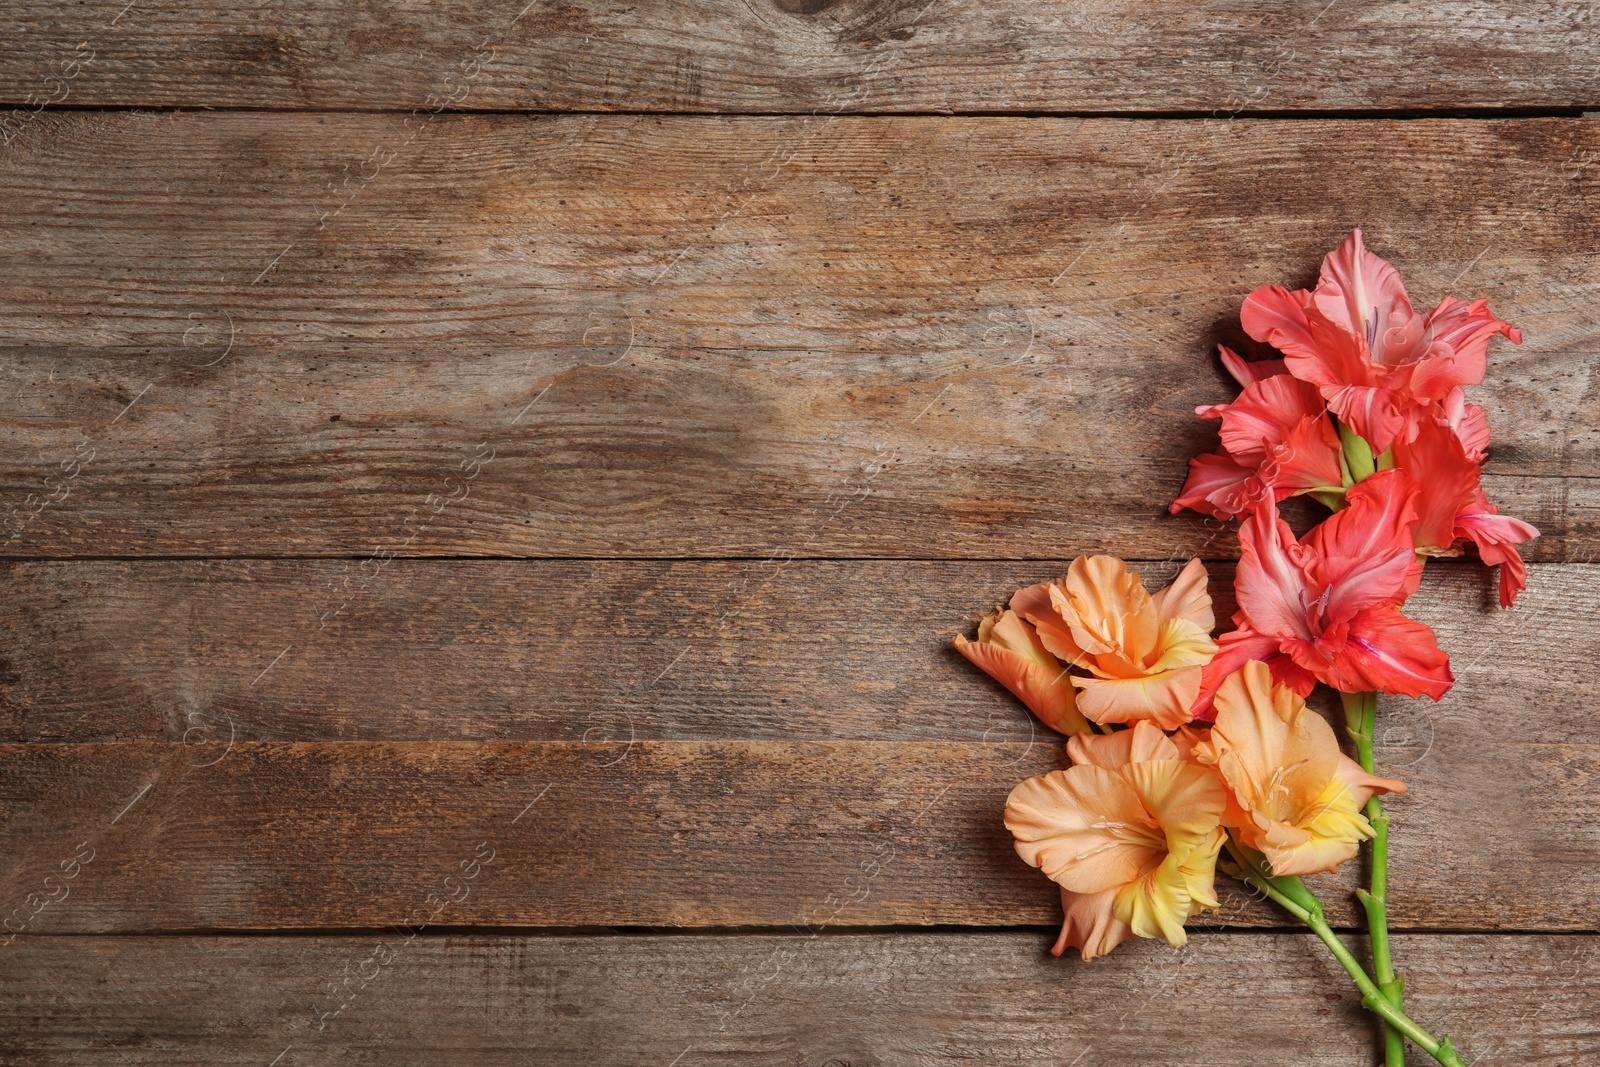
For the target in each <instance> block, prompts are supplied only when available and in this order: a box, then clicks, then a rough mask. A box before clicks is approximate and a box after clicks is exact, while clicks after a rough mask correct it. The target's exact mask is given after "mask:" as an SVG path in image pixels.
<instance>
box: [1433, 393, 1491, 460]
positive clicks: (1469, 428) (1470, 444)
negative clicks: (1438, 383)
mask: <svg viewBox="0 0 1600 1067" xmlns="http://www.w3.org/2000/svg"><path fill="white" fill-rule="evenodd" d="M1439 409H1440V412H1441V413H1442V414H1443V416H1444V421H1445V425H1447V426H1449V427H1450V429H1451V431H1453V432H1454V433H1455V435H1456V438H1457V439H1458V440H1459V441H1460V442H1461V447H1462V449H1464V450H1465V451H1466V453H1467V458H1468V459H1470V460H1472V461H1473V462H1474V463H1481V462H1482V461H1483V457H1484V455H1485V454H1486V453H1487V452H1488V451H1489V416H1488V415H1487V414H1486V413H1485V412H1484V410H1483V409H1482V408H1480V407H1479V406H1478V405H1476V404H1469V403H1467V394H1466V391H1465V390H1464V389H1462V388H1461V387H1460V386H1459V385H1458V386H1456V387H1455V388H1454V389H1452V390H1450V391H1449V392H1448V393H1446V394H1445V396H1444V399H1443V400H1441V401H1440V402H1439Z"/></svg>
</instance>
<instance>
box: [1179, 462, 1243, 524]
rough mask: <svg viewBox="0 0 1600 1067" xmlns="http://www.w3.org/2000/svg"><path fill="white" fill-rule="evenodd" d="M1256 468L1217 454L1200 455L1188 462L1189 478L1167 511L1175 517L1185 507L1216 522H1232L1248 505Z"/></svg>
mask: <svg viewBox="0 0 1600 1067" xmlns="http://www.w3.org/2000/svg"><path fill="white" fill-rule="evenodd" d="M1255 473H1256V472H1255V469H1254V468H1253V467H1247V466H1245V465H1244V464H1242V463H1240V462H1239V461H1238V460H1236V459H1234V458H1233V457H1232V456H1229V455H1226V454H1224V453H1220V452H1202V453H1201V454H1200V455H1198V456H1193V457H1191V458H1190V460H1189V477H1188V478H1187V479H1186V480H1185V481H1184V483H1183V490H1182V491H1181V492H1180V493H1179V494H1178V496H1177V499H1175V500H1174V501H1173V502H1172V503H1171V504H1169V505H1167V510H1168V511H1170V512H1171V513H1172V514H1174V515H1176V514H1177V513H1178V512H1180V511H1182V510H1183V509H1184V508H1190V509H1191V510H1194V511H1198V512H1200V514H1202V515H1210V516H1211V517H1212V518H1215V519H1232V518H1236V517H1237V516H1239V515H1241V514H1243V513H1244V511H1245V509H1246V508H1248V507H1249V506H1250V489H1251V486H1252V485H1253V484H1254V483H1255Z"/></svg>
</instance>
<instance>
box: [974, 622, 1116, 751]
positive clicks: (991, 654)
mask: <svg viewBox="0 0 1600 1067" xmlns="http://www.w3.org/2000/svg"><path fill="white" fill-rule="evenodd" d="M955 646H956V650H957V651H959V652H960V653H961V654H962V655H963V656H965V657H967V659H969V660H971V661H972V662H973V663H974V664H976V665H977V666H978V667H979V668H981V669H982V670H983V671H985V672H986V673H987V674H988V675H989V676H990V677H991V678H993V679H994V680H995V681H997V682H999V683H1000V684H1001V685H1003V686H1005V687H1006V688H1007V689H1009V690H1011V693H1012V695H1013V696H1015V697H1016V698H1017V699H1018V700H1020V701H1022V702H1023V703H1024V704H1026V705H1027V706H1028V710H1030V711H1032V712H1033V713H1034V714H1035V715H1037V716H1039V719H1040V721H1041V722H1043V723H1044V724H1045V725H1046V726H1048V727H1050V729H1052V730H1059V731H1060V732H1062V733H1064V734H1075V733H1077V732H1078V731H1079V730H1087V729H1088V728H1089V724H1088V723H1087V722H1085V721H1084V718H1083V716H1082V715H1081V714H1080V713H1079V712H1078V705H1077V699H1076V698H1075V697H1074V696H1073V692H1072V686H1071V684H1069V682H1068V681H1067V678H1068V675H1067V668H1066V667H1064V666H1062V665H1061V664H1060V663H1059V662H1057V661H1056V658H1055V657H1054V656H1052V655H1051V654H1050V653H1049V651H1048V650H1046V648H1045V647H1044V645H1042V644H1040V642H1039V635H1038V634H1037V633H1035V632H1034V629H1033V627H1032V626H1030V625H1028V623H1026V622H1024V621H1023V620H1022V619H1021V618H1020V617H1019V616H1018V615H1017V613H1016V612H1014V611H1006V610H1003V609H1000V608H996V609H995V611H994V614H992V615H990V616H989V617H988V618H986V619H984V620H983V621H982V622H980V623H978V639H977V640H976V641H968V640H967V639H966V638H965V637H963V636H960V635H957V637H956V639H955Z"/></svg>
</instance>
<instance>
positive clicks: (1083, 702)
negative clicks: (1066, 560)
mask: <svg viewBox="0 0 1600 1067" xmlns="http://www.w3.org/2000/svg"><path fill="white" fill-rule="evenodd" d="M1046 600H1048V603H1046ZM1011 606H1012V608H1013V609H1014V610H1016V611H1018V612H1020V613H1021V614H1022V615H1023V616H1024V617H1025V618H1026V619H1027V620H1028V621H1029V622H1031V623H1033V624H1034V626H1035V627H1036V628H1037V629H1038V633H1039V640H1040V641H1042V642H1043V643H1044V646H1045V648H1047V649H1049V650H1050V652H1051V653H1053V654H1054V655H1055V657H1056V658H1057V659H1060V660H1064V661H1066V662H1067V663H1069V664H1071V665H1072V666H1075V667H1083V668H1086V669H1087V670H1088V671H1089V672H1090V673H1092V674H1093V675H1094V677H1092V678H1083V677H1077V676H1074V677H1073V679H1072V684H1073V685H1075V686H1077V687H1078V690H1079V692H1078V710H1079V711H1081V712H1082V713H1083V714H1084V715H1085V716H1087V717H1088V718H1090V719H1093V720H1094V721H1095V722H1138V721H1141V720H1149V721H1151V722H1154V723H1155V724H1156V725H1157V726H1160V727H1161V728H1162V729H1166V730H1170V729H1173V728H1175V727H1178V726H1181V725H1182V724H1184V723H1186V722H1188V721H1189V720H1190V718H1191V717H1192V716H1191V714H1190V710H1189V709H1190V705H1192V704H1193V703H1194V701H1195V698H1196V697H1197V696H1199V694H1200V673H1201V668H1203V667H1204V666H1205V665H1206V664H1207V663H1209V662H1210V661H1211V657H1212V656H1214V655H1216V652H1217V646H1216V643H1215V642H1214V641H1212V640H1211V629H1212V627H1214V626H1215V625H1216V616H1215V615H1214V614H1213V612H1212V610H1211V594H1210V593H1208V592H1206V569H1205V566H1204V565H1203V564H1202V563H1201V562H1200V561H1199V560H1198V559H1194V560H1190V561H1189V563H1188V565H1187V566H1185V567H1184V568H1183V570H1182V571H1181V572H1179V574H1178V577H1177V578H1175V579H1173V582H1172V584H1171V585H1169V586H1167V587H1166V588H1165V589H1163V590H1161V591H1160V592H1158V593H1156V594H1154V595H1151V594H1150V593H1148V592H1146V591H1145V588H1144V579H1143V578H1141V577H1139V575H1137V574H1135V573H1133V572H1132V571H1130V570H1128V565H1127V564H1126V563H1124V562H1122V560H1120V559H1117V558H1116V557H1115V556H1079V557H1078V558H1077V559H1075V560H1073V561H1072V566H1071V567H1070V568H1068V570H1067V576H1066V577H1065V578H1062V579H1061V580H1060V581H1058V582H1051V583H1048V585H1047V586H1033V587H1032V588H1030V589H1024V590H1022V591H1021V592H1019V593H1018V594H1017V595H1016V596H1015V597H1013V598H1012V601H1011Z"/></svg>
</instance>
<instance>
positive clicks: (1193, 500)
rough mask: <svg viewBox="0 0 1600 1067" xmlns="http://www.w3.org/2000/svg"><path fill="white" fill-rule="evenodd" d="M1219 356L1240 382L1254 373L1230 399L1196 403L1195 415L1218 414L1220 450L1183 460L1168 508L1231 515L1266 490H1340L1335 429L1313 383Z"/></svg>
mask: <svg viewBox="0 0 1600 1067" xmlns="http://www.w3.org/2000/svg"><path fill="white" fill-rule="evenodd" d="M1219 347H1220V346H1219ZM1222 360H1223V363H1224V364H1225V365H1226V366H1227V367H1228V370H1229V372H1230V373H1232V374H1233V375H1234V377H1235V378H1238V379H1240V380H1242V381H1243V380H1245V379H1246V378H1250V376H1251V375H1253V374H1259V375H1260V376H1259V377H1253V378H1250V380H1248V381H1245V387H1244V392H1242V393H1240V394H1239V398H1238V399H1237V400H1235V401H1234V402H1233V403H1231V404H1211V405H1206V406H1202V407H1198V408H1195V414H1197V415H1199V416H1200V417H1201V418H1205V419H1221V420H1222V428H1221V431H1220V436H1221V438H1222V451H1221V452H1217V453H1210V454H1206V455H1199V456H1195V457H1194V458H1193V459H1191V460H1190V461H1189V480H1188V481H1187V482H1186V483H1185V484H1184V487H1183V492H1181V493H1180V494H1179V495H1178V498H1177V499H1176V500H1174V501H1173V502H1172V504H1171V506H1170V507H1169V509H1168V510H1170V511H1172V512H1173V513H1174V514H1176V513H1177V512H1178V511H1180V510H1181V509H1183V508H1193V509H1194V510H1196V511H1200V512H1204V513H1205V514H1208V515H1213V516H1215V517H1216V518H1219V519H1231V518H1235V517H1237V516H1239V515H1241V514H1243V513H1244V512H1245V511H1246V510H1248V509H1249V507H1250V501H1251V500H1253V499H1254V498H1255V497H1256V496H1257V495H1259V494H1260V493H1261V492H1262V491H1265V490H1270V491H1271V492H1272V494H1273V498H1274V499H1276V500H1282V499H1284V498H1285V497H1290V496H1297V495H1299V494H1301V493H1310V492H1315V491H1316V490H1319V489H1331V490H1335V491H1337V490H1339V488H1340V487H1341V485H1342V484H1343V483H1342V482H1341V478H1340V471H1339V450H1340V445H1339V434H1338V433H1337V432H1336V431H1335V430H1334V428H1333V421H1332V420H1331V419H1329V418H1328V408H1327V405H1326V404H1325V403H1324V402H1323V399H1322V395H1321V394H1320V393H1319V392H1318V391H1317V389H1316V387H1315V386H1312V385H1308V384H1307V383H1305V382H1302V381H1299V380H1298V379H1296V378H1292V377H1290V376H1289V375H1287V374H1281V373H1280V374H1273V373H1270V370H1271V365H1270V363H1266V362H1263V363H1246V362H1245V361H1243V360H1241V359H1240V358H1239V357H1238V356H1237V355H1235V354H1234V353H1233V352H1230V351H1229V350H1228V349H1227V348H1222ZM1274 362H1275V361H1274Z"/></svg>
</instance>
